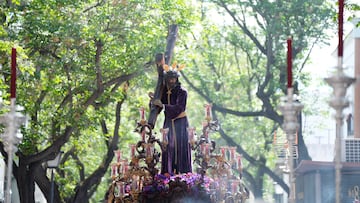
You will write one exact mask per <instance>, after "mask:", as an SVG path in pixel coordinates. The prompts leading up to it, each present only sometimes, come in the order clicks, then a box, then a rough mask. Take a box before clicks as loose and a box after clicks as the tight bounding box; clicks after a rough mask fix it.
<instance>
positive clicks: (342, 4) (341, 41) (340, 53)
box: [338, 0, 344, 57]
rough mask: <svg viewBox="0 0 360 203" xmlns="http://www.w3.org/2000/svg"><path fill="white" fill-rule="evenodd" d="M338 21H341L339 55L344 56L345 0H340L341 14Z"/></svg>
mask: <svg viewBox="0 0 360 203" xmlns="http://www.w3.org/2000/svg"><path fill="white" fill-rule="evenodd" d="M338 18H339V19H338V21H339V26H338V28H339V31H338V35H339V46H338V56H339V57H342V56H343V49H344V48H343V24H344V19H343V18H344V0H339V15H338Z"/></svg>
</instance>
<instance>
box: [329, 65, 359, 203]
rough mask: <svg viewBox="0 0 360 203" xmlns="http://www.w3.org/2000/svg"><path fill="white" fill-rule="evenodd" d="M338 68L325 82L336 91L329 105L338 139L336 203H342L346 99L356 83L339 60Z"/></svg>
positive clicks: (336, 152) (336, 141) (336, 146)
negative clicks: (332, 111) (342, 157)
mask: <svg viewBox="0 0 360 203" xmlns="http://www.w3.org/2000/svg"><path fill="white" fill-rule="evenodd" d="M339 61H340V62H339V64H338V66H337V67H336V72H335V73H334V74H333V76H331V77H329V78H325V81H326V82H327V83H328V84H329V85H330V86H331V87H332V88H333V89H334V90H333V97H332V98H331V99H330V101H329V104H330V106H331V107H333V108H334V109H335V111H336V113H335V121H336V138H335V191H336V192H335V193H336V203H340V199H341V198H340V190H341V188H340V185H341V167H342V166H341V151H342V150H341V139H342V137H343V135H342V125H343V119H344V115H343V110H344V108H346V107H347V106H349V101H348V100H347V99H346V97H345V96H346V90H347V88H348V87H349V86H350V85H351V84H352V83H353V82H354V81H355V79H354V78H351V77H348V76H346V75H345V74H344V71H343V69H344V68H343V67H342V62H341V60H339Z"/></svg>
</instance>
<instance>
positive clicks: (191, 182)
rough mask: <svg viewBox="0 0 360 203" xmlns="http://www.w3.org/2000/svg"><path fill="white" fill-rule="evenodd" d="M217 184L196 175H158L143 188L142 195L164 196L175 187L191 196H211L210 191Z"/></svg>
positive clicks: (205, 177)
mask: <svg viewBox="0 0 360 203" xmlns="http://www.w3.org/2000/svg"><path fill="white" fill-rule="evenodd" d="M215 186H216V184H215V182H214V180H213V179H212V178H209V177H207V176H202V175H200V174H196V173H184V174H176V175H171V174H168V173H167V174H157V175H155V177H154V181H152V183H151V184H149V185H146V186H144V187H143V191H142V194H143V195H145V196H154V195H159V194H160V195H163V196H166V195H167V194H169V193H171V192H172V191H171V190H172V189H173V188H175V187H178V188H182V190H184V192H186V193H187V194H188V195H189V196H193V195H194V196H197V195H198V194H204V193H206V194H210V189H212V188H213V187H215Z"/></svg>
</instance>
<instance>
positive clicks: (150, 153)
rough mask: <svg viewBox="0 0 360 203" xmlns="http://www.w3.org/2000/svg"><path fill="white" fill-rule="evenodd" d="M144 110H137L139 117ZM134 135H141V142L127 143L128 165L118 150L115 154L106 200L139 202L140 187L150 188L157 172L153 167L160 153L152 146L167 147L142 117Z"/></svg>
mask: <svg viewBox="0 0 360 203" xmlns="http://www.w3.org/2000/svg"><path fill="white" fill-rule="evenodd" d="M143 111H144V110H143V108H142V109H140V113H141V114H143ZM135 132H137V133H139V134H140V135H141V140H140V141H138V142H137V144H130V157H131V161H130V163H129V162H128V160H126V159H122V157H121V151H120V150H116V151H115V152H114V153H115V157H116V160H117V162H116V163H114V164H112V166H111V177H112V179H113V184H112V186H111V191H112V192H111V193H112V194H110V196H111V198H109V199H113V200H114V201H115V202H129V203H130V202H140V199H141V196H140V194H141V192H142V190H143V187H144V186H146V185H151V184H152V182H153V181H154V180H155V175H157V174H158V172H159V170H158V169H157V168H156V165H157V164H158V163H159V159H160V156H161V153H160V152H158V151H157V150H156V147H155V145H156V144H158V145H159V146H160V148H161V150H162V151H163V150H165V149H166V146H167V143H166V142H164V141H163V142H161V141H160V140H159V139H157V138H156V137H155V136H154V134H153V133H152V127H151V126H150V125H148V124H147V123H146V121H145V119H143V117H142V119H141V120H140V122H138V123H137V127H136V128H135ZM164 133H165V132H164Z"/></svg>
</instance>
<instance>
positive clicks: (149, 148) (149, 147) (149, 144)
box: [145, 143, 153, 158]
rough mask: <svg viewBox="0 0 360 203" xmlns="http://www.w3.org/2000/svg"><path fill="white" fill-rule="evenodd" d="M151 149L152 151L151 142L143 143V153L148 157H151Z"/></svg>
mask: <svg viewBox="0 0 360 203" xmlns="http://www.w3.org/2000/svg"><path fill="white" fill-rule="evenodd" d="M152 151H153V144H151V143H148V144H145V153H146V157H148V158H150V157H152V155H153V154H152Z"/></svg>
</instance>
